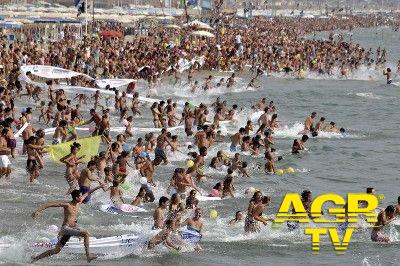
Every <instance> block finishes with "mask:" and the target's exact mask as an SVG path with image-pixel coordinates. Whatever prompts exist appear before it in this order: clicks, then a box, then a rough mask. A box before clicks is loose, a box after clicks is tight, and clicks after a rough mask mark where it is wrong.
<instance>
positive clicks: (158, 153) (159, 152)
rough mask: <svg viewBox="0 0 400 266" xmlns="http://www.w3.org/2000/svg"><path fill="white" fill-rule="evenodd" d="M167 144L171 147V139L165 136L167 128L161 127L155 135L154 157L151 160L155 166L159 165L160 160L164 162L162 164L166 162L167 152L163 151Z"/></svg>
mask: <svg viewBox="0 0 400 266" xmlns="http://www.w3.org/2000/svg"><path fill="white" fill-rule="evenodd" d="M168 144H169V145H170V146H171V147H172V144H171V141H170V140H169V138H168V136H167V130H166V129H165V128H163V129H161V134H160V135H159V136H158V137H157V144H156V149H155V158H154V161H153V164H154V165H155V166H157V165H159V164H160V163H161V162H164V163H163V164H168V158H167V154H166V153H165V147H166V146H167V145H168Z"/></svg>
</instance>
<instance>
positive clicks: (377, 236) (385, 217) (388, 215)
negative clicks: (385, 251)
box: [371, 205, 396, 243]
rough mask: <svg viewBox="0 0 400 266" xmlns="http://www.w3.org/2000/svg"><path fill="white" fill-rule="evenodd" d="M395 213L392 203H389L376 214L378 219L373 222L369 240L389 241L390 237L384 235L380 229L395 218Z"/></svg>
mask: <svg viewBox="0 0 400 266" xmlns="http://www.w3.org/2000/svg"><path fill="white" fill-rule="evenodd" d="M395 213H396V210H395V207H394V206H393V205H389V206H387V207H386V209H385V210H384V211H381V212H380V213H379V214H378V217H377V219H378V221H377V222H376V223H375V226H374V228H373V229H372V232H371V240H372V241H373V242H381V243H389V242H390V237H389V236H387V235H385V234H384V233H383V232H382V230H383V228H384V227H385V225H388V224H389V223H390V222H392V221H393V220H394V219H396V216H395Z"/></svg>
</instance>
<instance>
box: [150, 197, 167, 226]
mask: <svg viewBox="0 0 400 266" xmlns="http://www.w3.org/2000/svg"><path fill="white" fill-rule="evenodd" d="M168 205H169V199H168V198H167V197H164V196H162V197H161V198H160V199H159V200H158V207H157V208H156V210H155V211H154V214H153V218H154V225H153V227H152V229H153V230H157V229H162V228H164V211H165V210H166V209H167V208H168Z"/></svg>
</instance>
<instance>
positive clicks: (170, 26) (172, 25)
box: [164, 24, 181, 30]
mask: <svg viewBox="0 0 400 266" xmlns="http://www.w3.org/2000/svg"><path fill="white" fill-rule="evenodd" d="M164 28H166V29H174V30H180V29H181V27H179V26H178V25H174V24H169V25H166V26H165V27H164Z"/></svg>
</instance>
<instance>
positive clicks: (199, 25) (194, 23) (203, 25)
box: [183, 20, 214, 30]
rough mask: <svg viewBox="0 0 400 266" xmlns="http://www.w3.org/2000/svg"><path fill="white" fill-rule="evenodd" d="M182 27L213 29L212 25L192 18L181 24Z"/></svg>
mask: <svg viewBox="0 0 400 266" xmlns="http://www.w3.org/2000/svg"><path fill="white" fill-rule="evenodd" d="M183 27H184V28H187V27H190V28H195V29H203V30H214V28H213V27H211V26H210V25H208V24H207V23H204V22H201V21H199V20H193V21H192V22H189V23H186V24H183Z"/></svg>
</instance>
